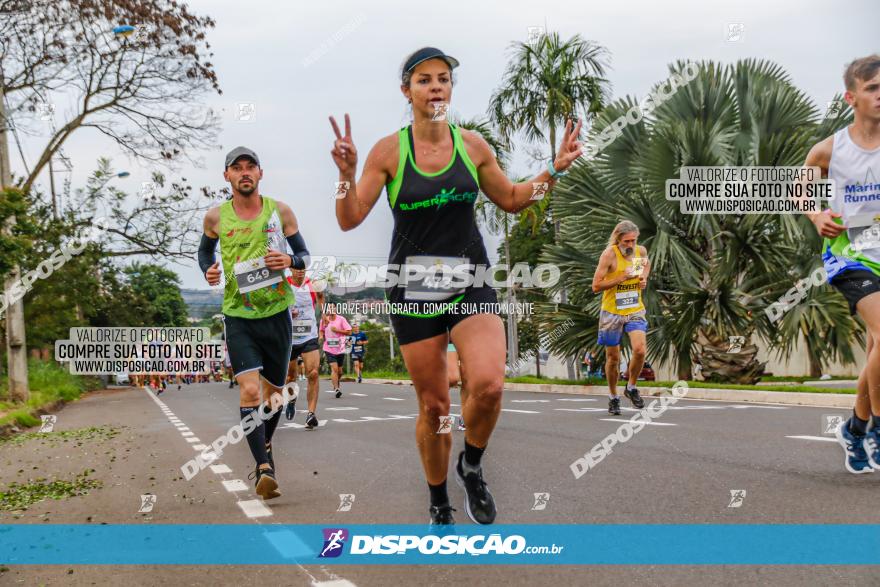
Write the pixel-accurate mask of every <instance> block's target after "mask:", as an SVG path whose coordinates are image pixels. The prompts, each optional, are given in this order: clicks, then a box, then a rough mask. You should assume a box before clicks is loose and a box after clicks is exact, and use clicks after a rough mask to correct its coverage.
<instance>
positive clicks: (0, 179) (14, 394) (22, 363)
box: [0, 77, 30, 402]
mask: <svg viewBox="0 0 880 587" xmlns="http://www.w3.org/2000/svg"><path fill="white" fill-rule="evenodd" d="M3 90H4V88H3V79H2V77H0V189H2V190H5V189H7V188H11V187H12V169H11V168H10V163H9V143H8V137H7V134H8V131H9V130H10V129H11V128H12V124H11V122H10V121H9V119H8V118H7V117H6V98H5V94H4V91H3ZM15 223H16V220H15V216H10V217H9V220H7V221H6V224H5V225H4V226H3V232H4V234H7V235H8V234H10V233H11V232H12V228H13V227H14V226H15ZM20 277H21V269H20V268H19V266H18V264H17V263H16V264H15V265H14V266H13V267H12V269H11V270H10V271H9V274H8V275H6V278H5V280H4V283H3V289H4V292H3V295H4V296H5V295H6V292H7V291H9V290H10V288H11V286H12V285H13V284H14V283H16V282H17V281H18V280H19V278H20ZM6 364H7V369H8V371H9V395H10V397H11V398H12V401H14V402H26V401H27V400H28V399H29V398H30V389H29V388H28V366H27V345H26V344H25V326H24V302H23V301H22V300H21V299H19V300H18V301H16V302H13V303H11V304H9V306H8V307H7V308H6Z"/></svg>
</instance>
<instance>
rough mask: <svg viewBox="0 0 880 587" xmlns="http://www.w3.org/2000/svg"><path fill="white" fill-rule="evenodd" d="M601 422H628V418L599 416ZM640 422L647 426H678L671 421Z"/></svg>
mask: <svg viewBox="0 0 880 587" xmlns="http://www.w3.org/2000/svg"><path fill="white" fill-rule="evenodd" d="M599 419H600V420H602V421H603V422H619V423H623V422H629V419H628V418H617V419H614V418H599ZM642 424H647V425H648V426H678V424H673V423H672V422H645V421H642Z"/></svg>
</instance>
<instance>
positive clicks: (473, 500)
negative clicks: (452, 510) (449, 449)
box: [455, 451, 497, 524]
mask: <svg viewBox="0 0 880 587" xmlns="http://www.w3.org/2000/svg"><path fill="white" fill-rule="evenodd" d="M463 458H464V451H461V453H460V454H459V455H458V463H457V464H456V465H455V480H456V481H458V484H459V485H460V486H461V487H462V488H463V489H464V491H465V493H466V494H467V495H466V496H465V499H464V511H465V512H467V515H468V517H469V518H470V519H471V520H473V521H474V523H475V524H491V523H492V522H494V521H495V515H496V514H497V512H496V511H495V499H494V498H493V497H492V494H491V493H490V492H489V487H488V486H486V482H485V481H483V470H482V468H481V469H480V470H479V471H477V472H476V473H468V474H467V475H465V474H464V470H463V469H462V468H461V461H462V459H463Z"/></svg>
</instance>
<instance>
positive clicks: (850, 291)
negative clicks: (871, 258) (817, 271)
mask: <svg viewBox="0 0 880 587" xmlns="http://www.w3.org/2000/svg"><path fill="white" fill-rule="evenodd" d="M831 287H833V288H834V289H836V290H837V291H839V292H840V293H842V294H843V297H845V298H846V301H847V302H848V303H849V311H850V313H851V314H852V315H855V314H856V304H858V303H859V300H861V299H862V298H864V297H867V296H869V295H871V294H872V293H877V292H878V291H880V277H878V276H877V275H875V274H874V273H872V272H871V271H844V272H843V273H841V274H840V275H837V276H835V278H834V280H833V281H832V282H831Z"/></svg>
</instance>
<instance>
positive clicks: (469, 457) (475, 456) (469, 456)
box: [464, 440, 486, 469]
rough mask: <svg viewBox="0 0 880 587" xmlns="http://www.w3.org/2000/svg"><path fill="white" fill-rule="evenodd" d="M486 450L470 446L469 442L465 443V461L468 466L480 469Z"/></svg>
mask: <svg viewBox="0 0 880 587" xmlns="http://www.w3.org/2000/svg"><path fill="white" fill-rule="evenodd" d="M485 450H486V449H485V448H477V447H476V446H471V445H470V444H468V441H467V440H465V441H464V460H465V461H467V464H468V465H470V466H471V468H474V469H476V468H478V467H479V466H480V459H482V458H483V452H484V451H485Z"/></svg>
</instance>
